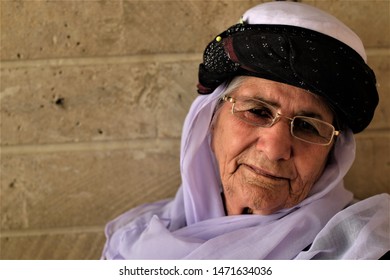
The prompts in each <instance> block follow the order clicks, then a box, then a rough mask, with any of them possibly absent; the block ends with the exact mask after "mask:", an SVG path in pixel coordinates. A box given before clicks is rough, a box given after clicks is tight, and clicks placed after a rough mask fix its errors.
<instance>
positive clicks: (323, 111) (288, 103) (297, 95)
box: [231, 77, 333, 115]
mask: <svg viewBox="0 0 390 280" xmlns="http://www.w3.org/2000/svg"><path fill="white" fill-rule="evenodd" d="M231 95H232V96H233V97H248V98H255V99H260V100H263V101H266V102H268V103H271V104H272V105H274V106H275V107H277V108H280V109H281V110H282V111H284V112H286V113H287V111H288V112H290V113H298V112H306V111H307V112H313V113H316V114H320V115H329V114H330V115H333V113H332V111H331V110H330V108H329V106H328V104H327V103H326V101H325V100H323V98H321V97H319V96H317V95H314V94H312V93H310V92H308V91H307V90H304V89H301V88H298V87H294V86H290V85H287V84H283V83H278V82H274V81H271V80H266V79H262V78H257V77H244V78H242V79H241V80H240V82H239V85H238V86H237V88H236V89H235V90H234V91H233V92H232V94H231Z"/></svg>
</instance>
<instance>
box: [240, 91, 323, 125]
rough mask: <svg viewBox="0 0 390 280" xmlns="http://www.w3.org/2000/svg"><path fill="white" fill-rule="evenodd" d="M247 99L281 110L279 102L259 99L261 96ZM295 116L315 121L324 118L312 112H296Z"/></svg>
mask: <svg viewBox="0 0 390 280" xmlns="http://www.w3.org/2000/svg"><path fill="white" fill-rule="evenodd" d="M247 98H251V99H254V100H259V101H262V102H264V103H267V104H269V105H272V106H273V107H275V108H278V109H280V108H281V106H280V103H279V102H276V101H271V100H268V99H266V98H264V97H261V96H252V97H249V96H248V97H247ZM296 116H303V117H310V118H315V119H319V120H324V116H323V115H322V114H320V113H315V112H313V111H306V110H302V111H298V112H297V113H296V114H295V115H294V117H296Z"/></svg>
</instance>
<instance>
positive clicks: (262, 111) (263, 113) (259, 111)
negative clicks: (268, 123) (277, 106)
mask: <svg viewBox="0 0 390 280" xmlns="http://www.w3.org/2000/svg"><path fill="white" fill-rule="evenodd" d="M248 112H250V113H251V114H253V115H254V116H256V117H259V118H270V119H272V113H271V111H270V110H269V109H268V108H264V107H260V108H257V107H256V108H252V109H250V110H248Z"/></svg>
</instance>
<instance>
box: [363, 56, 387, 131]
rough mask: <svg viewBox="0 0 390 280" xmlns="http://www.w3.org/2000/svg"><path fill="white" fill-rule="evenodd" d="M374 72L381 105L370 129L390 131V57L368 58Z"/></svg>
mask: <svg viewBox="0 0 390 280" xmlns="http://www.w3.org/2000/svg"><path fill="white" fill-rule="evenodd" d="M368 63H369V65H370V67H371V68H372V69H373V70H374V72H375V75H376V78H377V83H378V92H379V104H378V107H377V109H376V111H375V115H374V119H373V121H372V123H371V124H370V126H369V128H370V129H372V128H373V129H390V79H389V77H390V55H373V56H370V57H369V58H368Z"/></svg>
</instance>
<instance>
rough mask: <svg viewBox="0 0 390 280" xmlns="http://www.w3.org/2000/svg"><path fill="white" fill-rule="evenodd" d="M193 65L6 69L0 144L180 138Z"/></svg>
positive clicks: (191, 88)
mask: <svg viewBox="0 0 390 280" xmlns="http://www.w3.org/2000/svg"><path fill="white" fill-rule="evenodd" d="M197 66H198V63H195V62H181V63H180V62H177V63H176V62H172V63H157V62H156V63H154V62H149V63H147V62H138V63H137V62H134V63H123V64H121V63H119V64H97V65H79V66H77V65H63V66H47V65H46V66H45V65H43V66H41V67H36V68H35V67H23V68H8V69H7V68H4V69H2V70H1V93H0V94H1V95H0V98H1V104H0V106H1V112H0V114H1V118H0V122H1V144H2V145H16V144H32V143H35V144H46V143H66V142H86V141H109V140H125V139H138V138H155V137H174V138H177V137H180V133H181V129H182V125H183V121H184V118H185V116H186V114H187V111H188V108H189V107H190V104H191V102H192V100H193V99H194V98H195V97H196V95H197V93H196V84H197Z"/></svg>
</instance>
